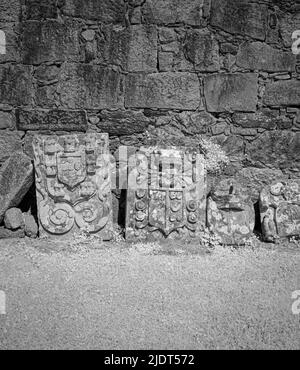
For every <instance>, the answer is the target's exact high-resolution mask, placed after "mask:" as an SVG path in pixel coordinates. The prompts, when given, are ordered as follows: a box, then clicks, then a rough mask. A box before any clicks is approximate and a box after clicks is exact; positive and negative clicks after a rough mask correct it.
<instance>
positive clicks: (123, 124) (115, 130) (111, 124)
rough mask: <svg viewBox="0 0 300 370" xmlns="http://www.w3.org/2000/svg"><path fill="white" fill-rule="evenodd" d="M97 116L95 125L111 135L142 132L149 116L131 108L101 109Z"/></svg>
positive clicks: (147, 123) (148, 121)
mask: <svg viewBox="0 0 300 370" xmlns="http://www.w3.org/2000/svg"><path fill="white" fill-rule="evenodd" d="M99 118H100V122H99V123H98V124H97V127H99V128H100V129H101V132H107V133H109V134H110V135H113V136H121V135H132V134H137V133H140V132H144V131H145V130H146V128H147V126H148V125H149V123H150V120H149V118H147V117H146V116H145V115H144V114H143V113H142V112H141V111H132V110H122V111H107V110H103V111H102V112H101V114H100V115H99Z"/></svg>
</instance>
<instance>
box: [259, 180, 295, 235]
mask: <svg viewBox="0 0 300 370" xmlns="http://www.w3.org/2000/svg"><path fill="white" fill-rule="evenodd" d="M259 206H260V216H261V224H262V230H263V235H264V238H265V240H266V241H268V242H274V241H276V239H281V238H286V237H293V236H300V180H287V181H282V182H281V181H277V182H274V183H273V184H272V185H269V186H267V187H265V188H264V189H263V190H262V192H261V194H260V203H259Z"/></svg>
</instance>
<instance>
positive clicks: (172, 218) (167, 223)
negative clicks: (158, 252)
mask: <svg viewBox="0 0 300 370" xmlns="http://www.w3.org/2000/svg"><path fill="white" fill-rule="evenodd" d="M128 170H129V174H128V190H127V204H126V205H127V207H126V208H127V210H126V239H127V240H145V239H147V240H157V239H158V240H159V239H179V238H180V239H189V238H194V237H196V236H197V235H198V233H199V232H200V231H201V230H202V229H203V228H204V227H205V222H206V169H205V161H204V158H203V156H202V155H200V154H197V152H196V151H194V150H193V149H179V148H168V149H157V148H140V149H139V150H138V151H136V153H135V154H134V155H132V156H131V157H130V159H129V164H128Z"/></svg>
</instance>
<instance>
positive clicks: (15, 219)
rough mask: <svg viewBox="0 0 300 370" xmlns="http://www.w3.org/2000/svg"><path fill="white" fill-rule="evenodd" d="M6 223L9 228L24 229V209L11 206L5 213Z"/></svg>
mask: <svg viewBox="0 0 300 370" xmlns="http://www.w3.org/2000/svg"><path fill="white" fill-rule="evenodd" d="M4 225H5V227H6V228H7V229H9V230H17V229H23V228H24V226H25V223H24V218H23V214H22V211H21V210H20V209H19V208H15V207H14V208H9V209H8V210H7V211H6V212H5V215H4Z"/></svg>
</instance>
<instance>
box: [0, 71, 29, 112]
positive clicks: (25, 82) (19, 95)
mask: <svg viewBox="0 0 300 370" xmlns="http://www.w3.org/2000/svg"><path fill="white" fill-rule="evenodd" d="M31 71H32V69H31V67H30V66H21V65H0V103H2V104H10V105H14V106H17V105H28V104H30V103H31V95H32V91H33V83H32V76H31Z"/></svg>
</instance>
